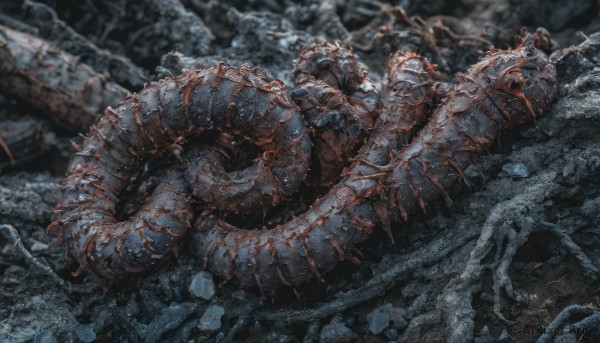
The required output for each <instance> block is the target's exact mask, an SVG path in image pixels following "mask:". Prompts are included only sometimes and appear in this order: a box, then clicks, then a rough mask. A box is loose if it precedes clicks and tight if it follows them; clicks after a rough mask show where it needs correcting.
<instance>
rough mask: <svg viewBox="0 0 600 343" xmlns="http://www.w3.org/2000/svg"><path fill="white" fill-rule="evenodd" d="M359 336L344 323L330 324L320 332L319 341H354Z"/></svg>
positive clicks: (326, 342) (328, 342)
mask: <svg viewBox="0 0 600 343" xmlns="http://www.w3.org/2000/svg"><path fill="white" fill-rule="evenodd" d="M357 338H358V336H357V335H356V334H355V333H354V332H353V331H352V330H350V328H348V327H346V326H345V325H343V324H339V323H338V324H328V325H325V326H324V327H323V329H322V330H321V333H320V334H319V343H345V342H354V341H355V340H356V339H357Z"/></svg>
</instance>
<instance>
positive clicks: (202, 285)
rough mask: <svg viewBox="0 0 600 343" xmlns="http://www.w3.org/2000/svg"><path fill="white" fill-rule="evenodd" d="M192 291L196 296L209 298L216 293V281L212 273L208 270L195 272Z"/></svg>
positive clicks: (191, 284)
mask: <svg viewBox="0 0 600 343" xmlns="http://www.w3.org/2000/svg"><path fill="white" fill-rule="evenodd" d="M189 291H190V293H192V295H194V296H195V297H198V298H202V299H204V300H209V299H210V298H212V296H213V295H214V294H215V291H216V290H215V282H214V281H213V277H212V274H210V273H208V272H204V271H202V272H199V273H196V274H194V276H193V277H192V282H191V283H190V287H189Z"/></svg>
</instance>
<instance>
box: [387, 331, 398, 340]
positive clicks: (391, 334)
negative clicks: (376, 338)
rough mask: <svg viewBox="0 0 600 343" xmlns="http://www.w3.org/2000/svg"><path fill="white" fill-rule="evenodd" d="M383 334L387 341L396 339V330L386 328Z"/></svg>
mask: <svg viewBox="0 0 600 343" xmlns="http://www.w3.org/2000/svg"><path fill="white" fill-rule="evenodd" d="M383 334H384V335H385V337H386V338H387V339H389V340H392V341H393V340H395V339H396V338H398V330H396V329H394V328H387V329H385V330H384V331H383Z"/></svg>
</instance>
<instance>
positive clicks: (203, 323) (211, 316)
mask: <svg viewBox="0 0 600 343" xmlns="http://www.w3.org/2000/svg"><path fill="white" fill-rule="evenodd" d="M223 314H225V309H224V308H222V307H221V306H218V305H210V306H209V307H207V308H206V311H204V314H203V315H202V318H200V323H199V324H198V328H199V329H200V330H203V331H215V330H218V329H220V328H221V316H223Z"/></svg>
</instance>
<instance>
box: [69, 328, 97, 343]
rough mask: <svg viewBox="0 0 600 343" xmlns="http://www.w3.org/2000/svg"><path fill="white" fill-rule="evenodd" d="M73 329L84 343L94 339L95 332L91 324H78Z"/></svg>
mask: <svg viewBox="0 0 600 343" xmlns="http://www.w3.org/2000/svg"><path fill="white" fill-rule="evenodd" d="M73 331H74V332H75V334H76V335H77V337H79V339H80V340H82V341H83V342H85V343H89V342H93V341H94V340H96V333H95V332H94V329H93V327H92V324H79V325H77V326H76V327H75V329H74V330H73Z"/></svg>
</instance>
